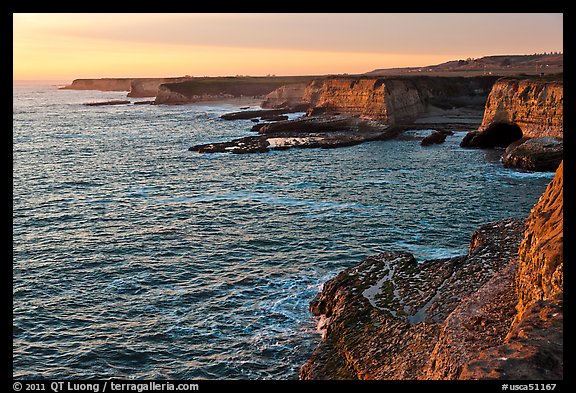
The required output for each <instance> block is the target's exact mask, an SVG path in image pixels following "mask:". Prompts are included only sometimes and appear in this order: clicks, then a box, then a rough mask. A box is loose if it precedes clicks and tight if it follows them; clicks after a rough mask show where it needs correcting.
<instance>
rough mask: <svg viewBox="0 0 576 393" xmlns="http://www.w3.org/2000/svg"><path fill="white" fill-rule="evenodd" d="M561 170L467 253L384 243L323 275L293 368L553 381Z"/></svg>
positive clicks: (485, 230)
mask: <svg viewBox="0 0 576 393" xmlns="http://www.w3.org/2000/svg"><path fill="white" fill-rule="evenodd" d="M562 171H563V169H562V165H560V167H559V168H558V170H557V172H556V175H555V178H554V180H553V181H552V182H551V183H550V184H549V186H548V187H547V189H546V191H545V192H544V194H543V195H542V197H541V198H540V200H539V201H538V203H537V204H536V205H535V206H534V208H533V209H532V211H531V213H530V216H529V217H528V219H527V220H526V221H524V220H515V219H508V220H503V221H500V222H496V223H491V224H487V225H484V226H483V227H481V228H480V229H479V230H478V231H476V232H475V233H474V235H473V236H472V239H471V242H470V250H469V253H468V255H466V256H462V257H456V258H451V259H443V260H432V261H426V262H423V263H418V262H416V260H415V259H414V257H413V256H412V255H411V254H408V253H403V252H386V253H382V254H380V255H377V256H374V257H370V258H367V259H365V260H364V261H362V263H360V264H359V265H357V266H354V267H351V268H348V269H346V270H344V271H342V272H341V273H340V274H338V275H337V276H336V277H335V278H333V279H331V280H329V281H328V282H326V283H325V285H324V288H323V290H322V292H321V293H320V294H319V295H318V296H317V297H316V299H315V300H314V301H313V302H312V303H311V305H310V309H311V311H312V313H313V314H314V315H315V316H317V317H318V318H319V326H321V327H322V328H323V329H324V337H323V339H322V341H321V343H320V344H319V346H318V347H317V349H316V350H315V351H314V353H313V354H312V356H311V357H310V359H309V360H308V362H306V364H304V365H303V366H302V368H301V370H300V378H302V379H562V377H563V360H562V356H563V314H562V294H563V272H562V266H563V251H562V247H563V216H562V213H563V197H562V190H563V173H562Z"/></svg>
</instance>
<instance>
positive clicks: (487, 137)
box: [460, 78, 564, 171]
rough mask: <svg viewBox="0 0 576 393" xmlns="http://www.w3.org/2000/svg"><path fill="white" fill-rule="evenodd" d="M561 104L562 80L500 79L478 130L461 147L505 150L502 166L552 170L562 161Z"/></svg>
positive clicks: (487, 104)
mask: <svg viewBox="0 0 576 393" xmlns="http://www.w3.org/2000/svg"><path fill="white" fill-rule="evenodd" d="M563 101H564V93H563V83H562V81H542V80H538V79H524V80H518V79H511V78H502V79H500V80H498V81H497V82H496V83H495V84H494V86H493V87H492V90H491V91H490V95H489V96H488V99H487V101H486V107H485V110H484V117H483V120H482V124H481V125H480V127H479V129H478V130H476V131H471V132H469V133H468V134H467V135H466V136H465V137H464V139H463V140H462V142H461V144H460V145H461V146H462V147H474V148H493V147H505V148H506V147H507V151H506V153H505V155H504V157H503V162H504V165H506V166H508V167H515V168H522V169H528V170H535V171H554V170H556V168H557V167H558V165H559V163H560V161H561V160H562V152H563V144H562V143H561V139H562V138H563ZM528 138H531V139H532V140H531V141H527V139H528ZM520 142H522V143H520Z"/></svg>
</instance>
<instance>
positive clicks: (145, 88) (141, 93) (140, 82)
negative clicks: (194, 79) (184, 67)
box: [128, 77, 191, 97]
mask: <svg viewBox="0 0 576 393" xmlns="http://www.w3.org/2000/svg"><path fill="white" fill-rule="evenodd" d="M189 79H191V77H178V78H137V79H132V81H131V83H130V92H129V93H128V97H156V94H158V88H159V87H160V85H161V84H163V83H174V82H183V81H187V80H189Z"/></svg>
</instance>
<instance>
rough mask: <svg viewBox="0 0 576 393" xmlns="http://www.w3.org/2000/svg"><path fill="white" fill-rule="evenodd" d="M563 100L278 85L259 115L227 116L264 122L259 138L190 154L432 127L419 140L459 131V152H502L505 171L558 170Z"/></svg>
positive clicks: (358, 84)
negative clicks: (293, 115)
mask: <svg viewBox="0 0 576 393" xmlns="http://www.w3.org/2000/svg"><path fill="white" fill-rule="evenodd" d="M502 102H504V104H501V103H502ZM562 102H563V92H562V82H561V81H554V82H550V81H538V80H517V79H513V78H502V79H499V80H496V79H495V78H476V79H470V78H469V79H466V78H446V77H435V78H432V77H428V78H422V77H412V78H408V77H404V78H366V77H364V78H358V77H357V78H351V77H346V78H345V77H338V78H324V79H321V80H312V81H311V82H309V83H308V84H306V83H297V84H294V85H288V86H281V87H279V88H277V89H276V90H274V91H272V92H271V93H269V94H268V95H267V96H266V97H265V99H264V101H263V102H262V104H261V107H262V108H263V109H261V110H246V111H239V112H233V113H229V114H225V115H223V116H222V118H223V119H225V120H242V119H250V120H252V121H253V122H256V123H259V124H257V125H255V126H253V127H252V129H251V131H254V132H255V133H256V135H254V136H250V137H244V138H238V139H234V140H231V141H227V142H221V143H205V144H200V145H195V146H192V147H190V149H189V150H190V151H197V152H200V153H224V152H228V153H236V154H245V153H265V152H268V151H270V150H278V149H288V148H293V147H294V148H334V147H343V146H351V145H355V144H358V143H362V142H366V141H374V140H385V139H391V138H394V137H396V136H398V135H400V134H401V132H402V131H403V130H431V134H430V135H429V136H427V137H425V138H424V139H423V140H422V141H421V144H422V146H430V145H434V144H441V143H443V142H444V140H445V137H446V135H450V134H452V133H453V132H454V131H468V134H467V135H466V136H465V137H464V139H463V140H462V143H461V146H462V147H465V148H481V149H493V148H503V149H506V152H505V153H504V154H503V158H502V162H503V165H505V166H507V167H511V168H518V169H523V170H531V171H554V170H556V168H557V167H558V165H559V163H560V161H561V160H562V156H563V143H562V138H563V131H562V116H563V112H562ZM546 108H547V109H546ZM295 112H306V115H305V116H302V117H301V118H298V119H294V120H287V118H286V114H287V113H295ZM542 124H546V125H547V126H545V125H542Z"/></svg>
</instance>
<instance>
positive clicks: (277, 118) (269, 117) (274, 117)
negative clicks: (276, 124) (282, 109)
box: [260, 115, 288, 121]
mask: <svg viewBox="0 0 576 393" xmlns="http://www.w3.org/2000/svg"><path fill="white" fill-rule="evenodd" d="M260 119H262V120H266V121H281V120H288V116H286V115H266V116H262V117H261V118H260Z"/></svg>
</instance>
